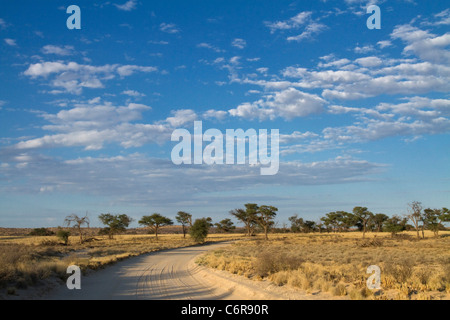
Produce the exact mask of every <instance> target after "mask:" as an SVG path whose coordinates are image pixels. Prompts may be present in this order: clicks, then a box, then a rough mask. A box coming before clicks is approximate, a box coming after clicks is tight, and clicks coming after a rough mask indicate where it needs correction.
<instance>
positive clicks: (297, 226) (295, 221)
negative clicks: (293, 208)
mask: <svg viewBox="0 0 450 320" xmlns="http://www.w3.org/2000/svg"><path fill="white" fill-rule="evenodd" d="M289 221H290V222H291V231H292V232H294V233H296V232H301V231H302V227H303V224H304V222H303V218H299V217H298V216H297V215H294V216H292V217H289Z"/></svg>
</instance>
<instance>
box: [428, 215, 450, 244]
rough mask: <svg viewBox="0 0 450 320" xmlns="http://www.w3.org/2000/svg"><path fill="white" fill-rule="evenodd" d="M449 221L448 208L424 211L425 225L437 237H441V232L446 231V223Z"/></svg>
mask: <svg viewBox="0 0 450 320" xmlns="http://www.w3.org/2000/svg"><path fill="white" fill-rule="evenodd" d="M449 221H450V211H449V210H448V209H447V208H442V209H429V208H428V209H425V210H424V223H425V225H426V227H427V228H428V229H429V230H431V231H433V232H434V235H435V237H438V236H439V230H441V229H444V223H445V222H449Z"/></svg>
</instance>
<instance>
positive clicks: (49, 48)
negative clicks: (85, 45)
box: [41, 45, 74, 56]
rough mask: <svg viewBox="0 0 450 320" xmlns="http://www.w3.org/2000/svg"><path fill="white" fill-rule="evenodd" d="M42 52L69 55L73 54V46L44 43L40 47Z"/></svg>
mask: <svg viewBox="0 0 450 320" xmlns="http://www.w3.org/2000/svg"><path fill="white" fill-rule="evenodd" d="M41 51H42V53H43V54H55V55H59V56H70V55H72V54H74V47H73V46H64V47H61V46H54V45H46V46H44V47H43V48H42V50H41Z"/></svg>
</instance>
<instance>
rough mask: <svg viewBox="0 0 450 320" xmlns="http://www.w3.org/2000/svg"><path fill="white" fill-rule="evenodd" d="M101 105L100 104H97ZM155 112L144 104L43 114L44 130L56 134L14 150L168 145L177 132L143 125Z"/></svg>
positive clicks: (91, 106)
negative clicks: (150, 144) (150, 112)
mask: <svg viewBox="0 0 450 320" xmlns="http://www.w3.org/2000/svg"><path fill="white" fill-rule="evenodd" d="M96 102H97V103H98V101H96ZM150 110H151V107H149V106H147V105H144V104H136V103H129V104H128V105H126V106H114V105H112V104H111V103H103V104H95V103H92V104H76V105H75V106H74V107H72V108H70V109H65V110H61V111H59V112H58V113H56V114H49V113H43V114H41V115H40V116H41V117H42V118H43V119H45V120H46V121H48V123H49V124H46V125H44V126H43V127H42V129H44V130H46V131H50V132H53V133H52V134H47V135H45V136H43V137H40V138H34V139H28V140H23V141H21V142H19V143H17V144H16V145H15V146H14V147H15V148H16V149H18V150H30V149H40V148H55V147H83V148H84V149H85V150H100V149H102V148H104V147H105V144H109V143H115V144H119V145H121V146H122V147H124V148H131V147H140V146H142V145H144V144H146V143H158V144H161V143H164V142H166V141H168V140H169V139H170V134H171V131H172V130H173V129H171V127H170V126H169V125H167V124H164V123H151V124H149V123H140V122H139V121H140V120H142V114H143V113H144V112H148V111H150Z"/></svg>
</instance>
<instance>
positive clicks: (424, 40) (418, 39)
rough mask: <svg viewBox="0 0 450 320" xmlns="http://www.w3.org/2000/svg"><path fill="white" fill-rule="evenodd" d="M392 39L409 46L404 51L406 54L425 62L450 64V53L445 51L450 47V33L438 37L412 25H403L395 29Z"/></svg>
mask: <svg viewBox="0 0 450 320" xmlns="http://www.w3.org/2000/svg"><path fill="white" fill-rule="evenodd" d="M391 37H392V39H401V40H403V41H404V42H406V43H407V44H408V45H407V46H406V47H405V48H404V50H403V52H404V53H413V54H416V55H417V56H418V57H420V58H421V59H423V60H425V61H430V62H434V63H442V64H445V65H449V64H450V51H448V50H446V49H445V47H447V46H448V45H450V32H448V33H446V34H444V35H442V36H436V35H434V34H431V33H429V32H428V31H424V30H421V29H419V28H417V27H414V26H411V25H401V26H397V27H396V28H395V29H394V31H393V32H392V33H391Z"/></svg>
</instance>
